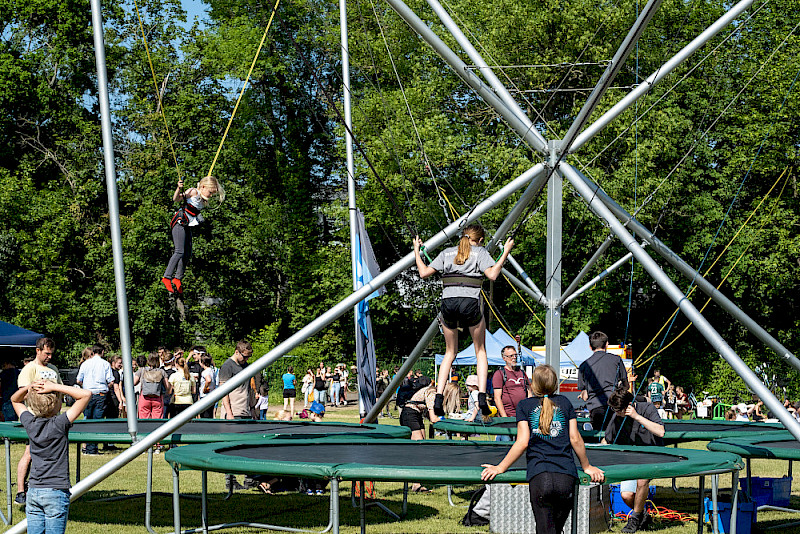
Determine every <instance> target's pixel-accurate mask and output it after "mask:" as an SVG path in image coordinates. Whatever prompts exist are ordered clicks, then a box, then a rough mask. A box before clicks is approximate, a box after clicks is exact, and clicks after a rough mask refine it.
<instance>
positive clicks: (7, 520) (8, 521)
mask: <svg viewBox="0 0 800 534" xmlns="http://www.w3.org/2000/svg"><path fill="white" fill-rule="evenodd" d="M3 444H4V447H3V448H4V449H5V451H6V513H7V514H8V515H7V516H5V515H3V514H2V512H0V516H2V518H3V523H5V524H6V525H10V524H11V513H12V511H13V506H12V504H11V503H12V500H11V441H10V440H9V439H8V438H3Z"/></svg>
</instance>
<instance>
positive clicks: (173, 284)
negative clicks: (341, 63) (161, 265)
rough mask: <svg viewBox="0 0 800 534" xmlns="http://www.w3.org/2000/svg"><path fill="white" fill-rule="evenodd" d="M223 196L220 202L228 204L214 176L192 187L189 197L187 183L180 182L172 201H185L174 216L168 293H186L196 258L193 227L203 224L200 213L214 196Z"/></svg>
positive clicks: (166, 276)
mask: <svg viewBox="0 0 800 534" xmlns="http://www.w3.org/2000/svg"><path fill="white" fill-rule="evenodd" d="M216 194H219V201H220V202H222V201H223V200H225V190H224V189H223V188H222V185H221V184H220V183H219V181H218V180H217V179H216V178H214V177H213V176H206V177H205V178H203V179H202V180H200V181H199V182H197V187H192V188H191V189H189V190H188V191H186V192H185V193H184V192H183V181H182V180H179V181H178V187H177V189H175V193H173V195H172V201H173V202H175V201H177V200H181V201H182V202H183V205H182V206H181V207H180V208H179V209H178V211H176V212H175V214H174V215H173V216H172V221H171V222H170V226H171V227H172V230H171V232H172V243H173V245H175V251H174V252H173V253H172V257H171V258H170V259H169V263H167V269H166V270H165V271H164V276H163V277H162V278H161V283H162V284H164V287H166V288H167V291H169V292H170V293H174V292H175V291H177V292H178V293H183V286H182V285H181V279H182V278H183V273H184V272H185V271H186V266H187V265H188V264H189V260H190V259H191V258H192V227H193V226H197V225H199V224H200V223H201V222H203V216H202V215H200V210H202V209H203V208H205V207H206V206H208V201H209V199H210V198H211V197H213V196H214V195H216ZM173 274H174V275H175V277H174V278H173Z"/></svg>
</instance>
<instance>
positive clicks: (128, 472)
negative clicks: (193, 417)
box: [0, 408, 800, 534]
mask: <svg viewBox="0 0 800 534" xmlns="http://www.w3.org/2000/svg"><path fill="white" fill-rule="evenodd" d="M326 419H328V420H331V421H343V422H358V413H357V410H356V409H355V408H339V409H336V410H332V411H330V412H329V413H328V415H327V416H326ZM379 422H381V423H383V424H398V420H397V419H396V418H395V419H380V420H379ZM682 447H687V448H696V449H704V448H705V442H693V443H688V444H684V445H682ZM22 451H23V447H22V445H21V444H14V445H13V446H12V450H11V453H12V479H14V478H16V477H15V474H14V473H15V469H16V462H17V461H18V459H19V456H20V455H21V454H22ZM117 454H118V453H113V452H111V453H105V454H103V455H101V456H98V457H91V456H90V457H87V456H84V457H82V459H81V463H82V469H81V470H82V473H83V474H84V476H85V475H86V474H88V473H90V472H91V471H93V470H95V469H97V468H99V467H100V466H101V465H102V464H104V463H106V462H108V461H109V460H111V459H113V458H115V457H116V456H117ZM146 465H147V463H146V456H144V455H143V456H140V457H139V458H136V459H135V460H134V461H132V462H131V463H129V464H128V465H127V466H125V467H123V468H122V469H120V470H119V471H117V472H116V473H115V474H114V475H113V476H112V477H111V478H110V479H107V480H106V481H104V482H103V483H101V484H99V485H98V486H96V487H95V488H93V489H92V490H91V491H89V492H88V493H87V494H86V495H85V496H84V497H83V498H81V499H80V500H78V501H77V502H75V503H73V504H72V507H71V509H70V519H69V525H68V528H67V532H69V533H73V534H78V533H79V534H95V533H96V534H101V533H102V534H107V533H109V532H112V533H113V534H133V533H136V534H141V532H143V531H144V497H136V498H133V499H127V500H121V501H115V502H92V500H93V499H97V498H102V497H113V496H117V495H128V494H134V493H140V492H144V489H145V475H146ZM70 468H71V470H72V473H73V476H74V473H75V447H74V446H71V447H70ZM786 469H787V462H783V461H778V460H756V461H754V462H753V474H754V475H757V476H766V477H780V476H783V475H785V474H786ZM742 475H744V473H742ZM240 479H241V477H240ZM73 480H74V478H73ZM153 480H154V482H153V490H154V491H156V492H163V494H162V493H160V494H156V495H155V496H154V497H153V507H152V510H153V517H152V525H153V527H154V528H155V530H156V531H157V532H159V533H166V532H169V531H170V529H171V528H172V500H171V491H172V476H171V472H170V469H169V466H168V465H167V463H166V462H165V461H164V460H163V455H157V456H155V461H154V473H153ZM208 480H209V516H210V518H209V519H210V522H211V524H215V523H221V522H233V521H245V520H246V521H253V522H262V523H271V524H278V525H284V526H292V527H295V528H308V529H320V528H322V527H323V526H324V525H326V524H327V521H328V503H329V498H328V497H329V495H328V493H327V492H326V495H325V496H324V497H316V496H314V497H310V496H306V495H298V494H285V493H283V494H277V495H271V496H270V495H263V494H261V493H257V492H255V491H243V492H237V493H236V494H234V496H233V497H232V498H231V499H230V500H229V501H224V500H223V497H224V496H225V490H224V479H223V475H222V474H217V473H209V476H208ZM678 483H679V486H680V487H682V488H697V479H696V478H683V479H678ZM730 483H731V477H730V476H729V475H728V476H722V477H721V482H720V484H721V487H722V488H730ZM655 484H657V485H658V490H657V493H656V498H655V503H656V504H657V505H659V506H666V507H667V508H670V509H673V510H677V511H680V512H685V513H689V514H695V513H696V508H697V505H696V502H697V496H696V494H676V493H674V492H672V490H671V489H670V485H671V481H670V480H657V481H655ZM798 484H800V482H799V481H795V483H794V484H793V488H792V489H793V493H794V494H798V493H800V492H799V491H798V490H800V487H798ZM706 486H707V487H710V480H708V479H707V481H706ZM2 488H5V484H4V483H3V485H2ZM340 489H341V501H340V512H341V521H340V524H341V532H343V533H347V534H355V533H357V532H359V511H358V509H357V508H353V507H352V506H351V504H350V503H351V500H350V496H351V486H350V484H347V483H342V485H341V488H340ZM376 489H377V493H378V498H379V499H380V500H381V501H382V502H383V503H384V504H386V505H387V506H388V507H389V508H391V509H392V510H395V511H397V512H399V510H400V507H401V504H402V484H395V483H384V482H381V483H377V484H376ZM475 489H477V487H458V488H456V497H455V498H454V501H455V502H456V503H457V504H459V505H462V506H463V507H457V508H456V507H451V506H450V505H449V504H448V502H447V494H446V489H445V487H443V486H441V487H436V488H434V491H433V492H432V493H429V494H410V495H409V507H408V516H407V517H406V518H405V519H404V520H403V521H400V522H398V521H394V520H392V519H390V518H389V517H388V516H387V515H385V514H384V513H383V512H382V511H380V510H379V509H377V508H375V507H371V508H369V509H367V512H366V520H367V530H368V531H369V532H371V533H379V534H389V533H392V534H394V533H398V532H403V533H420V534H434V533H436V534H439V533H468V532H472V533H479V532H488V531H489V529H488V527H463V526H461V524H460V520H461V518H462V516H463V515H464V513H465V512H466V508H465V506H466V504H467V501H468V500H469V497H470V495H471V492H472V491H474V490H475ZM181 490H182V492H183V493H184V494H188V495H192V494H193V495H195V496H199V494H200V474H199V473H197V472H192V471H184V472H182V473H181ZM14 491H16V487H14ZM2 501H3V505H2V506H3V510H5V504H4V502H5V496H4V495H3V496H2ZM792 505H793V506H794V507H795V508H800V498H797V497H795V498H793V499H792ZM181 512H182V519H183V526H184V528H186V527H188V526H198V525H199V517H200V502H199V500H197V499H190V498H183V499H181ZM23 517H24V510H23V508H22V507H19V506H17V505H14V522H18V521H20V520H21V519H22V518H23ZM791 518H792V515H790V514H785V513H779V512H764V513H760V514H759V525H760V526H770V525H777V524H780V523H782V522H784V521H787V520H789V519H791ZM799 519H800V518H799ZM621 528H622V523H619V522H616V523H615V524H614V525H613V527H612V530H613V531H615V532H619V531H620V529H621ZM7 529H8V527H4V528H2V529H0V532H3V531H5V530H7ZM232 531H233V532H253V531H254V529H250V528H238V529H233V530H232ZM650 531H653V532H660V533H664V534H679V533H680V534H694V533H695V532H697V523H696V522H694V521H692V522H690V523H679V522H675V521H665V522H658V521H657V522H656V523H655V525H654V526H653V527H651V529H650ZM229 532H230V531H229ZM775 532H798V533H800V528H795V529H778V530H776V531H775Z"/></svg>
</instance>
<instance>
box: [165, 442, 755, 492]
mask: <svg viewBox="0 0 800 534" xmlns="http://www.w3.org/2000/svg"><path fill="white" fill-rule="evenodd" d="M508 449H509V444H508V443H493V442H477V441H450V440H429V441H401V440H387V439H373V438H369V437H367V436H363V437H362V436H350V437H344V436H331V437H327V438H322V439H316V440H306V439H296V440H285V439H280V438H278V439H273V440H269V441H266V442H262V443H253V442H250V443H248V442H241V443H212V444H206V445H190V446H187V447H178V448H175V449H170V450H169V451H168V452H167V454H166V455H165V459H166V460H167V461H168V462H170V463H171V464H173V465H177V466H178V467H179V468H181V469H195V470H201V471H217V472H223V473H249V474H263V475H282V476H296V477H306V478H323V479H330V478H334V477H335V478H339V479H341V480H383V481H398V482H401V481H407V480H413V481H417V482H428V483H435V484H457V483H462V484H476V483H480V482H481V471H482V468H481V467H480V466H481V464H485V463H489V464H495V465H496V464H498V463H500V461H501V460H502V459H503V458H504V457H505V455H506V453H507V452H508ZM587 454H588V455H589V461H590V462H591V463H592V465H595V466H597V467H599V468H601V469H603V470H604V471H605V473H606V480H607V481H608V482H619V481H622V480H630V479H636V478H669V477H680V476H692V475H699V474H701V473H710V472H727V471H734V470H739V469H741V468H742V467H743V463H742V460H741V458H739V457H738V456H736V455H733V454H728V453H722V452H709V451H699V450H680V449H668V448H666V447H623V446H613V445H609V446H589V447H587ZM578 474H579V476H580V477H581V482H583V483H588V481H589V480H588V477H586V475H585V474H584V473H583V472H582V471H580V469H579V470H578ZM526 481H527V480H526V469H525V458H524V455H523V457H522V458H521V459H520V460H518V461H517V462H516V463H515V464H514V465H513V466H512V468H511V469H510V470H509V471H508V472H506V473H503V474H502V475H500V476H498V477H497V478H496V479H495V482H526Z"/></svg>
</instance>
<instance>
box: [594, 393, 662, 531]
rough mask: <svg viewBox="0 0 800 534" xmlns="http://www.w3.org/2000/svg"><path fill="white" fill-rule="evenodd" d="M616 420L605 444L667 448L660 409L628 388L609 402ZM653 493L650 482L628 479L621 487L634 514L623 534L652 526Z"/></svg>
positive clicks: (608, 428) (612, 397)
mask: <svg viewBox="0 0 800 534" xmlns="http://www.w3.org/2000/svg"><path fill="white" fill-rule="evenodd" d="M608 406H609V408H611V409H612V410H614V417H613V418H612V419H611V422H610V423H609V425H608V427H606V433H605V437H604V438H603V440H602V441H601V443H602V444H603V445H607V444H609V443H612V444H615V445H663V444H664V442H663V440H662V439H661V438H663V437H664V424H663V423H662V422H661V417H659V415H658V411H657V410H656V407H655V406H653V404H652V403H650V402H647V401H646V400H639V401H635V402H634V401H633V394H632V393H631V392H630V391H628V390H626V389H617V390H616V391H615V392H614V394H613V395H611V398H610V399H608ZM649 491H650V480H649V479H640V480H627V481H625V482H622V483H621V484H620V497H622V500H623V501H624V502H625V504H627V505H628V506H629V507H630V508H631V509H632V510H633V511H632V512H631V514H630V516H629V517H628V523H627V524H626V525H625V526H624V527H622V532H625V533H626V534H631V533H633V532H636V531H637V530H639V529H643V528H645V527H646V526H647V525H648V524H649V523H650V515H649V514H648V513H647V512H646V511H645V503H646V502H647V496H648V493H649Z"/></svg>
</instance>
